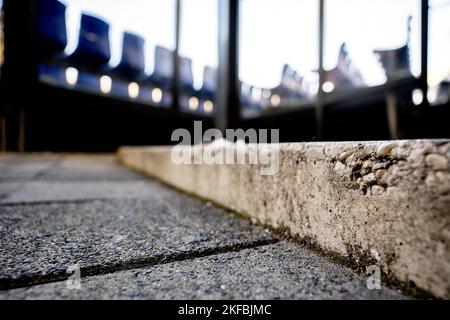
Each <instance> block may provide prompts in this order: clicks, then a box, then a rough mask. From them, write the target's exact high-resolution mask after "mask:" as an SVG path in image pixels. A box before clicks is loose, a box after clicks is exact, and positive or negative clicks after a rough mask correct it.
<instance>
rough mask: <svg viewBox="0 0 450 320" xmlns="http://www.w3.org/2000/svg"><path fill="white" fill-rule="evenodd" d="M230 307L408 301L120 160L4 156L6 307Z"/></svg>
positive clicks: (0, 256) (2, 286) (0, 245)
mask: <svg viewBox="0 0 450 320" xmlns="http://www.w3.org/2000/svg"><path fill="white" fill-rule="evenodd" d="M74 266H75V268H77V267H79V270H80V275H81V283H80V289H76V288H74V287H73V286H71V285H70V284H71V283H72V282H68V281H66V279H67V278H68V277H70V278H71V279H73V276H72V273H71V272H68V268H69V267H72V268H73V267H74ZM69 270H70V269H69ZM68 284H69V285H68ZM72 284H73V283H72ZM219 298H221V299H404V298H406V297H405V296H404V295H402V294H401V293H399V292H398V291H396V290H393V289H390V288H386V287H383V288H382V289H381V290H369V289H367V284H366V279H365V278H364V277H362V276H360V275H357V274H355V273H354V272H353V271H351V270H350V269H348V268H346V267H343V266H341V265H339V264H336V263H334V262H332V261H330V260H328V259H327V258H325V257H323V256H320V255H318V254H316V253H314V252H312V251H310V250H307V249H305V248H302V247H301V246H300V245H298V244H296V243H291V242H289V241H287V240H283V239H281V238H280V237H278V236H277V235H275V234H273V233H271V232H269V231H268V230H264V229H262V228H260V227H257V226H254V225H252V224H251V223H250V222H249V221H247V220H243V219H241V218H238V217H235V216H233V215H232V214H231V213H229V212H226V211H225V210H223V209H220V208H216V207H214V206H212V205H211V204H210V203H207V202H203V201H201V200H199V199H196V198H192V197H190V196H188V195H185V194H183V193H180V192H178V191H175V190H173V189H171V188H169V187H167V186H165V185H163V184H161V183H159V182H157V181H153V180H151V179H148V178H146V177H143V176H141V175H139V174H137V173H134V172H132V171H129V170H127V169H125V168H123V167H121V166H120V165H118V164H117V163H116V160H115V158H114V156H108V155H98V156H85V155H70V156H69V155H62V154H61V155H55V154H48V155H47V154H42V155H22V156H18V155H14V154H5V155H0V299H219Z"/></svg>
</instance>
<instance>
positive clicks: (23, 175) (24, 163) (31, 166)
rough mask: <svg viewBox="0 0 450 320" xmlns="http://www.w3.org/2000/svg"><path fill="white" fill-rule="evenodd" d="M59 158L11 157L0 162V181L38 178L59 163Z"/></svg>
mask: <svg viewBox="0 0 450 320" xmlns="http://www.w3.org/2000/svg"><path fill="white" fill-rule="evenodd" d="M58 161H59V159H58V158H48V159H41V158H37V157H29V158H19V157H11V158H7V159H6V160H2V161H0V181H11V180H29V179H35V178H38V177H39V176H40V175H42V174H44V173H45V172H46V171H47V170H49V169H51V168H52V167H53V166H55V165H56V164H57V163H58Z"/></svg>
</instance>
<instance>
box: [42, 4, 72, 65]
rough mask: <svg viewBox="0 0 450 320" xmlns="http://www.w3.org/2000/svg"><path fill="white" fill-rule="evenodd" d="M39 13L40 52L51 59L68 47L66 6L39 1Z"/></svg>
mask: <svg viewBox="0 0 450 320" xmlns="http://www.w3.org/2000/svg"><path fill="white" fill-rule="evenodd" d="M37 12H38V31H39V32H38V33H39V34H38V37H39V50H40V53H41V55H43V56H44V57H45V58H51V57H53V56H54V55H56V54H58V53H61V52H62V51H64V49H65V47H66V45H67V29H66V6H65V5H64V4H62V3H61V2H59V1H57V0H39V1H38V2H37Z"/></svg>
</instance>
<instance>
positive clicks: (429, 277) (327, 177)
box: [118, 140, 450, 299]
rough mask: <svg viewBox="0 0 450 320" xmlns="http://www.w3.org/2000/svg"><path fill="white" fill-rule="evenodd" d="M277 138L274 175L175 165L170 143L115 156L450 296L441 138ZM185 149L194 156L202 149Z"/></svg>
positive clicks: (448, 158) (248, 168) (449, 191)
mask: <svg viewBox="0 0 450 320" xmlns="http://www.w3.org/2000/svg"><path fill="white" fill-rule="evenodd" d="M277 147H278V151H279V164H280V170H279V172H278V173H277V174H276V175H273V176H263V175H261V174H260V172H261V171H260V169H261V168H260V166H259V165H206V164H198V165H176V164H174V163H173V162H172V160H171V152H172V148H171V147H123V148H121V149H120V150H119V151H118V158H119V160H120V161H121V162H122V163H123V164H124V165H126V166H128V167H130V168H133V169H135V170H138V171H141V172H143V173H145V174H147V175H150V176H153V177H155V178H158V179H160V180H162V181H163V182H165V183H167V184H169V185H172V186H174V187H176V188H178V189H181V190H184V191H186V192H188V193H191V194H194V195H197V196H199V197H201V198H204V199H209V200H211V201H213V202H215V203H217V204H219V205H221V206H224V207H226V208H229V209H231V210H234V211H236V212H239V213H241V214H244V215H246V216H248V217H249V218H251V219H252V220H253V221H254V222H258V223H261V224H265V225H268V226H271V227H273V228H274V229H277V230H282V231H287V232H288V233H289V235H290V236H293V237H295V238H298V239H300V240H302V241H304V242H305V243H309V244H311V245H313V246H314V247H316V248H320V249H321V250H324V251H325V252H329V253H330V252H331V253H333V254H336V255H337V256H339V257H343V258H344V259H346V260H347V261H350V262H351V263H352V264H354V265H355V266H356V267H359V268H361V270H365V268H366V267H368V266H369V265H378V266H379V267H380V268H381V270H382V272H383V274H384V275H385V276H386V277H387V279H389V280H391V281H393V282H396V283H400V284H402V285H404V286H406V287H408V288H414V287H417V288H418V289H419V290H423V291H425V292H427V293H429V294H431V295H433V296H435V297H438V298H447V299H448V298H450V250H449V247H450V246H449V245H450V172H449V163H450V141H449V140H434V141H430V140H412V141H388V142H359V143H358V142H345V143H293V144H280V145H277ZM185 148H189V147H185ZM215 148H216V150H215V151H216V152H218V151H220V150H223V148H224V147H223V146H217V147H215ZM232 148H234V149H235V150H236V152H245V153H246V154H252V153H254V152H256V151H257V150H258V149H257V148H258V146H256V145H248V146H247V148H246V149H245V150H244V151H242V148H238V147H236V146H232ZM186 150H191V149H186ZM193 150H194V151H193V154H194V157H198V156H199V155H200V154H201V152H202V151H201V149H200V148H199V147H195V148H194V149H193Z"/></svg>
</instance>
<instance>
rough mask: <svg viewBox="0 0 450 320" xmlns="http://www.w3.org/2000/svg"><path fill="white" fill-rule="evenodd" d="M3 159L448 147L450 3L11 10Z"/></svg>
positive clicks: (357, 0) (238, 1)
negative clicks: (304, 147)
mask: <svg viewBox="0 0 450 320" xmlns="http://www.w3.org/2000/svg"><path fill="white" fill-rule="evenodd" d="M0 6H1V8H2V9H1V23H0V28H1V30H0V31H1V32H0V65H1V71H0V72H1V73H0V148H1V150H10V151H84V152H89V151H92V152H100V151H114V150H115V149H116V148H117V147H118V146H121V145H144V144H145V145H152V144H170V143H171V141H170V137H171V133H172V131H173V130H174V129H176V128H187V129H190V130H191V129H193V121H194V120H202V121H203V126H204V129H207V128H211V127H217V128H219V129H221V130H225V129H226V128H236V127H239V128H244V129H246V128H256V129H258V128H269V129H270V128H276V129H280V134H281V140H282V141H283V142H296V141H324V140H326V141H340V140H383V139H400V138H404V139H406V138H449V137H450V125H449V120H450V101H449V99H450V0H396V1H389V0H377V1H370V0H127V1H122V0H115V1H107V0H59V1H58V0H23V1H14V0H3V1H1V0H0Z"/></svg>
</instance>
